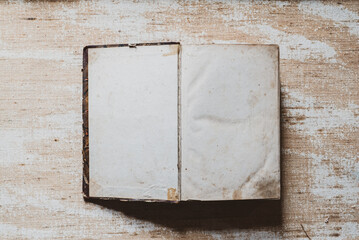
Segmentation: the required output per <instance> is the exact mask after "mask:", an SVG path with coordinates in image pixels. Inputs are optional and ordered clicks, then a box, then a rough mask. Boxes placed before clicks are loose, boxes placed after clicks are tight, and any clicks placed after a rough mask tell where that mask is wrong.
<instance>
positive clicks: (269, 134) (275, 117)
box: [181, 45, 280, 200]
mask: <svg viewBox="0 0 359 240" xmlns="http://www.w3.org/2000/svg"><path fill="white" fill-rule="evenodd" d="M181 49H182V50H181V51H182V53H181V71H182V72H181V76H182V78H181V103H182V105H181V112H182V114H181V128H182V132H181V138H182V141H181V144H182V149H181V151H182V159H181V200H189V199H194V200H233V199H265V198H268V199H278V198H279V197H280V171H279V165H280V164H279V163H280V161H279V159H280V144H279V79H278V47H277V46H263V45H184V46H181Z"/></svg>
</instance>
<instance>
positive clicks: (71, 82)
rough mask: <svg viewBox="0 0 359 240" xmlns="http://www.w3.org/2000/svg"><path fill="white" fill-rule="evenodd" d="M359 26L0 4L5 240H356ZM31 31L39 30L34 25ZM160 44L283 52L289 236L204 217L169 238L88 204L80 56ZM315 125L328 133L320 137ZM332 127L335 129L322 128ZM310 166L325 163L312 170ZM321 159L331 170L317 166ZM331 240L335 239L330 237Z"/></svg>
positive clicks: (314, 6) (258, 14)
mask: <svg viewBox="0 0 359 240" xmlns="http://www.w3.org/2000/svg"><path fill="white" fill-rule="evenodd" d="M339 2H340V1H339ZM328 9H329V10H330V11H327V10H328ZM358 12H359V5H358V1H355V0H354V1H344V2H342V4H337V2H319V1H310V2H309V1H306V2H303V3H297V2H288V3H287V2H286V3H285V4H282V2H274V1H273V2H272V1H270V2H269V1H268V2H262V1H248V2H247V1H245V2H241V3H238V2H228V1H207V2H195V1H187V2H176V3H173V2H169V1H161V2H156V3H155V2H148V1H141V2H136V3H135V2H132V1H121V2H110V1H93V2H88V1H72V2H52V1H48V2H47V1H6V2H5V1H2V2H1V3H0V20H1V21H0V46H1V48H2V49H1V55H2V56H3V58H2V59H1V60H0V61H1V64H0V72H1V81H0V92H1V94H0V95H1V101H0V106H1V108H0V109H1V110H0V112H1V114H0V123H1V124H0V126H1V127H0V133H1V138H0V143H1V144H0V205H1V207H0V216H1V217H0V222H1V224H2V227H1V230H0V237H1V239H15V238H18V239H34V238H37V239H49V238H51V239H63V238H68V239H78V238H89V239H90V238H97V239H101V238H108V239H119V238H122V239H129V238H131V239H133V238H134V239H146V238H150V237H152V238H159V239H160V238H174V239H178V238H184V239H189V238H192V239H193V238H198V239H200V238H204V239H210V238H227V239H231V238H232V239H235V238H243V239H246V238H248V239H281V238H282V239H307V237H306V236H305V234H304V232H303V230H302V228H301V225H300V224H301V223H302V224H303V226H304V227H305V229H306V231H307V232H308V234H309V236H310V237H311V238H312V239H356V238H358V232H359V231H358V226H359V224H358V222H357V219H358V206H357V205H358V204H356V203H355V202H358V195H357V194H355V191H357V190H356V188H353V186H355V184H358V177H356V176H357V172H358V170H357V169H358V166H357V165H355V164H353V163H357V162H358V159H357V149H358V140H357V139H359V137H358V132H359V131H358V129H359V128H358V125H357V124H356V123H354V122H353V120H355V119H356V117H357V115H356V114H357V113H356V112H357V109H358V107H357V106H358V105H359V100H358V95H357V94H356V93H357V92H358V86H357V81H356V80H357V77H358V63H357V61H358V59H359V57H358V51H357V49H356V46H357V42H358V40H359V38H358V35H357V34H353V33H355V32H357V29H358V22H357V20H356V19H357V15H358ZM353 14H354V15H353ZM29 17H35V18H36V20H34V21H28V20H26V18H29ZM339 17H340V18H339ZM261 25H264V26H270V27H264V29H262V30H264V31H265V33H262V32H261V30H260V28H261V27H260V26H261ZM243 26H248V27H247V28H243ZM251 26H253V27H251ZM257 26H259V27H257ZM276 30H279V31H280V32H279V33H278V31H276ZM119 31H121V32H119ZM296 36H298V37H300V39H303V40H304V42H306V43H308V42H307V41H306V40H308V41H309V43H308V45H307V44H306V45H307V46H309V47H313V49H314V50H315V51H312V50H311V49H310V48H308V49H307V48H303V47H301V45H300V44H301V41H295V39H294V40H293V38H294V37H296ZM271 39H273V40H275V42H272V41H271ZM288 40H290V41H288ZM158 41H181V42H185V43H213V42H217V43H277V44H278V45H279V46H280V48H281V52H282V51H287V54H284V55H282V56H281V57H282V61H281V66H280V67H281V83H282V103H284V106H283V108H282V129H283V136H284V139H283V148H282V149H283V155H284V156H283V157H284V158H283V161H282V163H283V170H284V171H283V201H282V220H283V221H282V225H280V226H265V227H263V226H259V227H258V226H257V224H254V226H252V225H246V226H243V225H242V224H239V223H238V222H236V221H235V220H233V218H227V217H223V218H217V217H215V216H214V217H213V218H210V219H203V218H197V214H196V216H195V217H194V218H195V219H194V220H189V219H181V220H179V223H173V222H172V226H179V228H180V229H183V231H177V230H176V231H174V230H173V228H172V227H168V226H166V225H160V224H155V223H153V222H151V221H149V220H146V219H138V216H137V217H136V216H135V217H134V216H129V215H125V214H123V213H122V212H121V211H116V210H112V209H107V208H103V207H101V206H99V205H96V204H89V203H86V202H84V201H83V199H82V194H81V183H82V181H81V176H82V157H81V147H82V134H81V132H82V130H81V96H82V93H81V91H79V89H81V88H82V81H81V71H80V70H81V67H82V54H81V53H82V48H83V47H84V46H86V45H90V44H108V43H127V42H158ZM313 44H314V46H313ZM45 50H49V51H45ZM333 50H334V51H335V52H334V51H333ZM60 52H62V53H60ZM32 53H34V54H32ZM51 53H52V54H53V55H51ZM17 54H19V56H23V58H17V57H16V55H17ZM31 56H33V57H31ZM62 56H64V59H61V58H62ZM67 56H71V57H67ZM30 58H31V59H30ZM63 60H65V61H63ZM342 63H344V64H342ZM75 89H76V90H75ZM287 94H289V95H287ZM313 101H314V102H313ZM14 102H16V104H14ZM311 103H313V104H314V105H311ZM315 103H317V104H315ZM322 107H324V108H325V110H323V111H321V110H320V109H322ZM318 109H319V110H320V111H318V112H317V113H315V110H318ZM332 109H334V110H335V111H334V112H335V113H336V114H335V115H333V116H332V115H331V114H330V111H332ZM71 111H73V113H71V114H68V115H67V116H66V113H68V112H71ZM290 111H292V112H290ZM298 111H300V114H303V116H304V117H306V113H307V111H309V112H311V116H317V117H318V118H316V117H308V118H307V119H305V121H303V122H302V121H301V120H297V119H296V118H295V117H293V116H294V114H293V113H298V114H299V112H298ZM341 112H344V113H345V114H346V116H349V119H351V120H349V121H348V123H349V124H345V123H346V122H347V120H346V118H341V117H340V114H341ZM350 112H354V115H351V113H350ZM315 114H317V115H315ZM348 114H349V115H348ZM47 115H51V116H52V115H58V120H59V121H57V120H56V121H52V120H50V119H49V120H50V121H47V120H46V119H48V118H46V117H45V118H43V117H44V116H47ZM295 116H297V115H295ZM322 116H325V117H326V118H323V119H322V118H321V117H322ZM351 116H354V118H352V117H351ZM39 119H42V120H41V124H40V123H39ZM61 120H62V121H61ZM317 122H319V123H320V124H319V125H322V126H324V128H323V131H322V132H320V131H319V128H318V127H317V125H316V123H317ZM325 123H328V124H329V126H331V127H330V128H326V127H325V126H326V125H325ZM300 129H302V130H300ZM61 136H62V137H63V138H61ZM55 138H59V139H58V141H57V142H55V141H54V139H55ZM303 152H304V153H305V155H304V156H303V155H301V153H303ZM312 153H313V154H316V155H313V157H310V156H311V154H312ZM315 156H319V157H320V158H324V159H325V160H324V161H323V160H321V161H315V160H313V159H314V158H315ZM21 164H25V165H21ZM328 164H332V166H333V168H331V167H328ZM328 176H330V178H328ZM342 179H344V180H345V181H344V182H343V180H342ZM346 179H348V181H346ZM335 182H341V187H342V188H341V190H340V189H338V190H334V189H332V186H334V185H335ZM333 183H334V184H333ZM356 186H358V185H356ZM313 191H314V192H315V194H313V193H312V192H313ZM336 191H342V194H339V195H338V194H336V193H335V192H336ZM349 191H352V192H350V193H349ZM333 193H335V194H333ZM332 196H333V198H331V197H332ZM9 199H13V201H9ZM53 204H54V205H53ZM57 204H61V208H59V207H56V206H57ZM196 211H197V209H196ZM89 213H91V214H89ZM196 213H197V212H196ZM256 213H258V211H255V212H254V213H253V215H255V214H256ZM139 215H141V214H139ZM140 217H141V216H140ZM243 218H245V217H244V216H242V215H241V216H238V217H236V219H243ZM327 219H328V223H325V221H326V220H327ZM169 222H170V221H169ZM252 222H253V223H254V222H255V221H252ZM188 228H190V229H188ZM49 229H51V230H49ZM212 229H219V230H212ZM227 229H228V230H227ZM335 233H337V234H340V236H339V237H336V236H330V234H335ZM136 234H137V235H136Z"/></svg>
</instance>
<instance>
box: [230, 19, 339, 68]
mask: <svg viewBox="0 0 359 240" xmlns="http://www.w3.org/2000/svg"><path fill="white" fill-rule="evenodd" d="M237 29H238V30H240V31H242V32H245V33H247V34H256V35H257V36H258V37H260V36H263V37H264V39H261V42H262V43H267V44H278V45H279V46H280V58H281V59H293V60H297V61H301V62H306V61H310V60H311V61H313V60H324V61H325V62H329V63H336V62H337V60H336V51H335V49H334V48H333V47H331V46H329V45H328V44H326V43H324V42H321V41H317V40H310V39H307V38H306V37H304V36H302V35H298V34H288V33H286V32H284V31H281V30H278V29H275V28H274V27H272V26H270V25H261V24H255V25H247V26H241V27H238V28H237Z"/></svg>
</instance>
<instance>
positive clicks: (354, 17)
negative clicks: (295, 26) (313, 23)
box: [298, 1, 359, 41]
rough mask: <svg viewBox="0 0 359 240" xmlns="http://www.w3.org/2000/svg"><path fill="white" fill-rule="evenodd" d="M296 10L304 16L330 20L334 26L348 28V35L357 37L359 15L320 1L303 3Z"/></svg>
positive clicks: (358, 32) (358, 34)
mask: <svg viewBox="0 0 359 240" xmlns="http://www.w3.org/2000/svg"><path fill="white" fill-rule="evenodd" d="M298 8H299V9H300V10H301V11H303V12H304V13H306V14H313V15H317V16H320V17H322V18H325V19H329V20H332V21H333V22H334V24H335V25H342V26H345V27H348V29H349V32H350V34H352V35H354V36H357V37H359V24H358V21H359V14H358V13H356V12H353V11H350V10H348V9H346V8H345V7H343V6H341V5H336V6H335V5H333V4H324V3H323V2H321V1H303V2H300V3H299V4H298ZM358 41H359V39H358Z"/></svg>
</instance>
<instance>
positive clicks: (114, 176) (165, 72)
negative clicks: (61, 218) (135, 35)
mask: <svg viewBox="0 0 359 240" xmlns="http://www.w3.org/2000/svg"><path fill="white" fill-rule="evenodd" d="M88 62H89V63H88V78H89V81H88V86H89V92H88V96H89V115H88V117H89V154H90V155H89V168H90V173H89V178H90V182H89V189H90V190H89V191H90V193H89V195H90V197H115V198H132V199H159V200H175V199H176V198H177V197H176V195H177V191H178V190H177V189H178V168H177V162H178V141H177V90H178V77H177V75H178V45H161V46H139V47H135V48H129V47H111V48H89V50H88Z"/></svg>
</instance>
